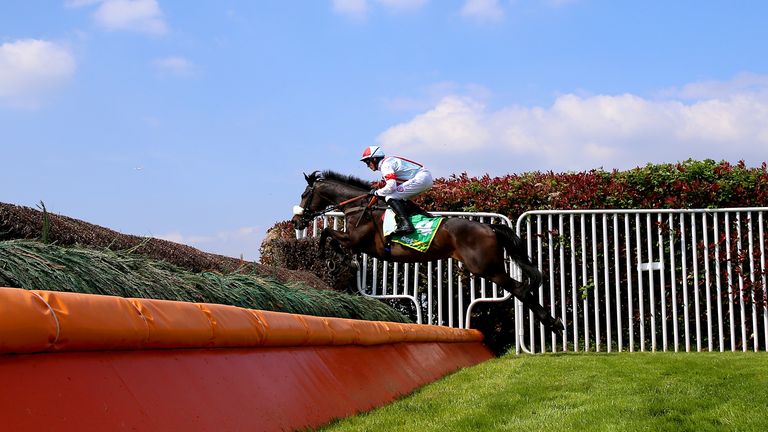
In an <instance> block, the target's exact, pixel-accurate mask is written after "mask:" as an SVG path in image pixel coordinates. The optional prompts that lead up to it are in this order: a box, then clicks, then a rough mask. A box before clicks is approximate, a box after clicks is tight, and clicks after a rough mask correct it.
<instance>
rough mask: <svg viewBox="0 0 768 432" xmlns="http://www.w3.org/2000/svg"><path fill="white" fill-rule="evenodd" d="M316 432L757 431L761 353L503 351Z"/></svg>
mask: <svg viewBox="0 0 768 432" xmlns="http://www.w3.org/2000/svg"><path fill="white" fill-rule="evenodd" d="M323 430H327V431H419V432H425V431H441V432H446V431H510V430H520V431H550V432H553V431H563V430H579V431H723V430H731V431H753V430H754V431H758V430H759V431H765V430H768V354H766V353H685V354H683V353H677V354H676V353H631V354H629V353H618V354H550V355H535V356H515V355H513V354H511V355H506V356H504V357H501V358H497V359H494V360H491V361H488V362H485V363H483V364H481V365H478V366H475V367H473V368H468V369H464V370H461V371H459V372H456V373H454V374H452V375H450V376H448V377H446V378H444V379H442V380H440V381H438V382H435V383H432V384H430V385H428V386H425V387H423V388H422V389H420V390H418V391H417V392H416V393H414V394H413V395H411V396H408V397H406V398H403V399H401V400H398V401H396V402H395V403H392V404H390V405H388V406H386V407H383V408H380V409H377V410H374V411H372V412H369V413H365V414H362V415H359V416H356V417H351V418H348V419H343V420H341V421H338V422H336V423H334V424H332V425H330V426H328V427H327V428H326V429H323Z"/></svg>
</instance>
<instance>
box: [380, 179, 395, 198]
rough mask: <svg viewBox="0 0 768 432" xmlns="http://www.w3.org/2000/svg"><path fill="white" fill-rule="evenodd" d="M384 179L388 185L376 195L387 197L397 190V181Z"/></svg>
mask: <svg viewBox="0 0 768 432" xmlns="http://www.w3.org/2000/svg"><path fill="white" fill-rule="evenodd" d="M384 179H385V180H386V183H385V184H384V186H382V187H381V188H380V189H378V190H377V191H376V195H380V196H387V195H390V194H391V193H392V192H394V191H395V190H396V189H397V181H396V180H395V179H394V178H391V179H387V178H386V177H385V178H384Z"/></svg>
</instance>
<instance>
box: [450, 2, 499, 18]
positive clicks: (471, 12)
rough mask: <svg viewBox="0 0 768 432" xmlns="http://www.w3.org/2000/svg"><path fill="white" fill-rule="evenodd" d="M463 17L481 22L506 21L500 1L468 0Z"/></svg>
mask: <svg viewBox="0 0 768 432" xmlns="http://www.w3.org/2000/svg"><path fill="white" fill-rule="evenodd" d="M461 15H462V16H463V17H465V18H469V19H472V20H475V21H480V22H496V21H501V20H502V19H504V10H503V9H502V8H501V6H500V5H499V2H498V0H466V1H465V2H464V6H462V8H461Z"/></svg>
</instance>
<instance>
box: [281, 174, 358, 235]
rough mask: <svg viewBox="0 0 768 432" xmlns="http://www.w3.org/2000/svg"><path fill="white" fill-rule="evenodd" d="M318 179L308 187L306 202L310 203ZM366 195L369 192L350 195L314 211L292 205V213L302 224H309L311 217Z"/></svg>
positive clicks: (336, 208)
mask: <svg viewBox="0 0 768 432" xmlns="http://www.w3.org/2000/svg"><path fill="white" fill-rule="evenodd" d="M319 181H322V178H321V179H317V180H315V182H313V183H312V186H311V187H310V188H309V192H308V193H307V198H306V200H305V202H307V203H311V202H312V195H313V194H314V193H315V185H316V184H317V182H319ZM367 196H369V194H367V193H365V194H363V195H358V196H356V197H352V198H350V199H348V200H345V201H342V202H340V203H338V204H331V205H329V206H327V207H325V208H324V209H321V210H316V211H313V212H307V211H306V209H305V208H303V207H301V206H294V207H293V214H294V215H296V216H299V219H300V220H301V221H302V222H303V223H304V225H309V222H310V221H311V220H312V219H314V218H316V217H318V216H322V215H324V214H326V213H330V212H332V211H334V210H339V209H340V208H342V207H344V206H345V205H347V204H350V203H353V202H355V201H358V200H361V199H363V198H365V197H367ZM372 203H373V200H372V201H371V204H372ZM369 205H370V204H369Z"/></svg>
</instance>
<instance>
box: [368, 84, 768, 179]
mask: <svg viewBox="0 0 768 432" xmlns="http://www.w3.org/2000/svg"><path fill="white" fill-rule="evenodd" d="M750 77H751V78H750V79H749V80H747V81H748V82H749V83H750V85H749V86H747V87H748V90H745V86H744V85H742V84H740V83H741V82H742V81H743V79H742V78H741V76H740V77H737V78H736V79H734V80H733V81H730V82H710V83H709V88H712V89H718V91H717V92H714V93H713V92H712V91H704V90H700V94H702V95H712V94H717V95H718V96H717V97H705V98H700V99H695V100H692V101H685V100H681V99H680V98H671V97H668V98H664V99H648V98H643V97H640V96H637V95H632V94H623V95H595V96H577V95H574V94H566V95H562V96H559V97H557V98H556V99H555V101H554V102H553V103H552V105H551V106H548V107H523V106H509V107H506V108H503V109H499V110H495V111H491V110H488V109H487V108H486V107H485V105H483V104H482V103H481V102H479V101H478V100H476V99H474V98H471V97H466V96H465V97H454V96H448V97H445V98H443V99H442V100H441V101H440V102H438V103H437V104H436V106H434V107H433V108H432V109H430V110H428V111H426V112H424V113H422V114H419V115H417V116H415V117H414V118H413V119H411V120H410V121H407V122H404V123H402V124H399V125H395V126H393V127H391V128H389V129H388V130H386V131H384V132H383V133H382V134H380V135H379V137H378V142H379V144H381V145H383V146H384V147H385V150H387V151H388V152H390V153H394V154H402V155H404V156H406V157H407V156H411V157H413V158H417V160H421V161H422V162H425V163H427V164H428V165H432V166H434V167H435V171H436V174H438V175H448V174H451V173H457V172H461V171H465V170H466V171H468V172H470V173H473V174H478V175H479V174H483V173H485V172H489V173H492V174H495V175H499V174H504V173H508V172H521V171H531V170H560V171H568V170H587V169H592V168H599V167H604V168H605V169H612V168H619V169H627V168H632V167H635V166H642V165H645V164H646V163H649V162H676V161H679V160H685V159H688V158H695V159H705V158H711V159H715V160H721V159H725V160H730V161H737V160H741V159H744V160H746V161H747V162H752V163H759V162H761V161H764V160H766V154H768V91H767V90H768V81H765V82H764V80H766V78H768V77H761V76H755V75H751V76H750ZM760 83H763V84H760ZM685 88H688V89H690V87H684V89H685ZM701 88H702V87H700V89H701ZM723 89H737V90H734V91H733V92H731V93H728V92H726V91H725V90H723ZM685 93H686V94H692V92H690V91H686V92H685Z"/></svg>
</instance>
